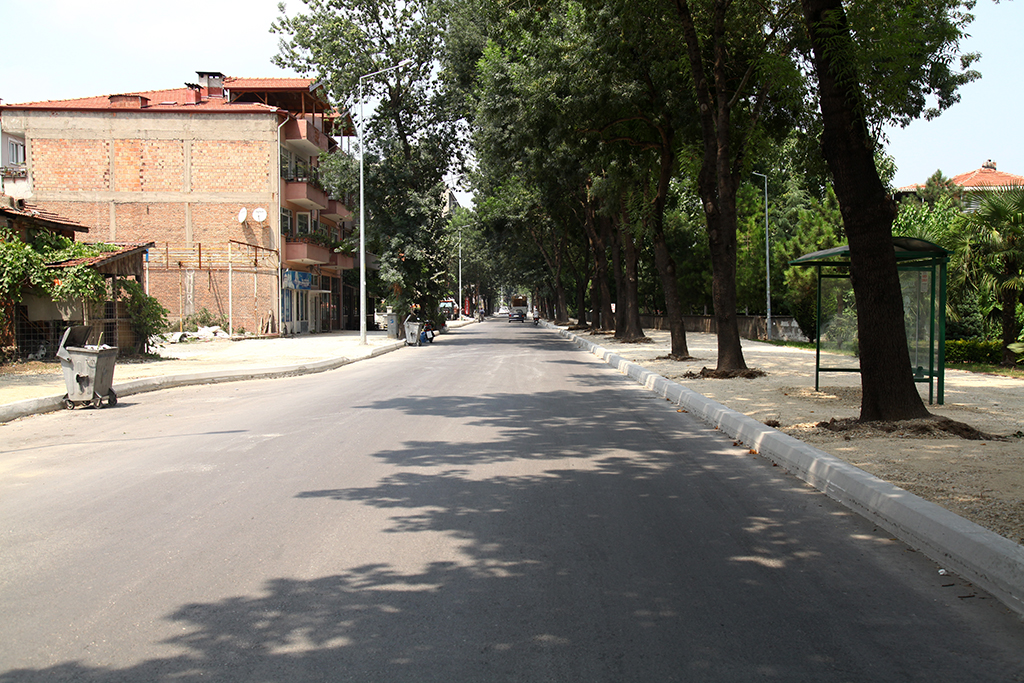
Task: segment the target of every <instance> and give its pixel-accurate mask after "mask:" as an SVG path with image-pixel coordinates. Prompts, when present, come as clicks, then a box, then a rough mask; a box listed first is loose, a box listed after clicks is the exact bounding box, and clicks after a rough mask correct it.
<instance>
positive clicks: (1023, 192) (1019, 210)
mask: <svg viewBox="0 0 1024 683" xmlns="http://www.w3.org/2000/svg"><path fill="white" fill-rule="evenodd" d="M974 198H975V199H976V200H977V201H978V202H979V204H978V208H977V209H976V210H975V211H974V212H973V213H972V214H970V215H969V216H968V217H967V221H966V230H965V231H964V232H963V233H961V235H960V236H959V238H958V239H957V240H956V241H957V244H956V245H955V251H956V254H957V256H958V259H959V261H960V263H961V264H962V265H963V268H964V271H963V273H962V274H963V275H965V276H966V279H967V280H968V281H973V282H974V283H976V286H977V287H978V288H979V289H984V290H988V291H989V292H991V293H992V294H993V295H994V296H995V298H996V299H997V300H998V301H999V304H1000V307H1001V309H1002V311H1001V320H1002V331H1003V334H1002V342H1003V358H1002V362H1001V363H1000V365H1003V366H1006V367H1012V366H1013V365H1014V363H1015V361H1016V353H1015V352H1014V350H1013V349H1011V348H1010V346H1011V345H1012V344H1013V345H1015V344H1014V343H1015V342H1016V341H1017V336H1018V334H1020V330H1019V329H1018V325H1017V316H1016V313H1017V303H1018V302H1024V187H1020V186H1012V187H1004V188H1000V189H998V190H995V191H989V192H977V193H975V194H974Z"/></svg>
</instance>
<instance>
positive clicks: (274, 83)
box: [224, 76, 313, 91]
mask: <svg viewBox="0 0 1024 683" xmlns="http://www.w3.org/2000/svg"><path fill="white" fill-rule="evenodd" d="M312 82H313V79H312V78H237V77H234V76H228V77H226V78H225V79H224V87H225V88H227V89H228V90H231V89H232V88H234V89H235V90H300V89H303V88H304V89H306V90H307V91H308V90H309V86H310V84H311V83H312Z"/></svg>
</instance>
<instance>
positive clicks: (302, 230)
mask: <svg viewBox="0 0 1024 683" xmlns="http://www.w3.org/2000/svg"><path fill="white" fill-rule="evenodd" d="M309 227H310V226H309V214H308V213H297V214H295V232H296V234H299V235H308V234H309Z"/></svg>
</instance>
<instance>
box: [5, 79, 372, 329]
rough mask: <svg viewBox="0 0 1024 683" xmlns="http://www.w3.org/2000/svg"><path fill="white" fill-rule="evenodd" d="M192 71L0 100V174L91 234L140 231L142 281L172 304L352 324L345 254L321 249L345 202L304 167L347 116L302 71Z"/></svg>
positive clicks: (274, 322) (277, 322)
mask: <svg viewBox="0 0 1024 683" xmlns="http://www.w3.org/2000/svg"><path fill="white" fill-rule="evenodd" d="M197 76H198V78H197V80H198V82H197V83H186V84H185V85H184V86H183V87H180V88H174V89H168V90H154V91H147V92H133V93H123V94H115V95H108V96H102V97H91V98H81V99H73V100H53V101H47V102H32V103H26V104H8V105H3V106H0V130H2V132H3V141H2V142H3V145H4V158H3V164H4V169H5V171H4V181H5V184H4V187H5V188H8V186H10V192H9V194H12V195H14V196H16V197H20V198H23V199H29V200H30V201H31V202H32V203H33V204H35V205H37V206H39V207H42V208H45V209H46V210H49V211H52V212H55V213H58V214H60V215H62V216H65V217H67V218H68V219H69V220H72V221H75V222H77V223H80V224H82V225H85V226H88V227H89V229H90V236H91V237H92V238H93V239H95V240H98V241H105V242H111V243H125V242H132V243H139V242H145V243H148V242H153V243H154V246H153V248H152V249H150V250H149V254H148V259H147V262H146V273H145V282H146V286H147V289H148V291H149V293H150V294H151V295H153V296H155V297H156V298H157V299H158V300H159V301H160V302H161V303H162V304H163V305H164V306H165V307H166V308H167V309H168V310H169V311H170V318H171V319H172V320H174V319H178V318H182V317H185V316H188V315H191V314H194V313H197V312H199V311H201V310H202V309H207V310H208V311H210V312H212V313H214V314H217V315H224V316H230V323H231V325H232V326H233V328H234V329H235V331H237V330H238V329H239V328H244V329H245V330H246V331H249V332H267V333H279V332H284V333H303V332H319V331H327V330H335V329H343V328H351V329H357V328H358V327H359V321H358V313H357V312H356V311H357V309H358V305H357V303H356V299H357V296H356V294H355V292H354V291H353V290H354V288H353V287H345V286H344V285H343V280H342V271H343V270H345V269H347V268H353V267H354V262H353V261H354V259H353V258H352V256H349V255H345V254H343V253H337V252H335V249H334V248H335V247H336V246H338V245H339V243H340V242H341V241H342V240H344V239H345V238H346V237H347V236H348V235H349V234H350V233H351V232H352V231H353V229H354V224H353V220H352V215H351V212H350V211H349V210H348V208H347V207H346V206H345V204H344V203H343V201H342V200H343V198H341V197H332V196H329V195H328V193H327V192H326V191H325V190H324V187H323V185H322V184H321V182H320V179H319V177H318V173H317V170H318V169H317V167H318V163H319V155H320V154H321V153H323V152H336V151H338V152H339V153H340V151H339V143H338V140H337V139H335V136H337V135H346V134H350V132H349V131H348V130H347V129H343V127H342V126H339V125H338V124H339V122H344V121H347V119H346V118H343V117H339V116H338V115H337V114H336V112H334V111H333V109H332V108H331V106H330V104H329V103H328V102H327V100H326V99H325V98H324V97H323V96H322V94H321V92H320V90H319V89H318V88H317V87H316V86H314V85H312V84H311V80H310V79H305V78H266V79H257V78H230V77H225V76H224V75H223V74H221V73H219V72H212V71H208V72H197ZM8 147H10V149H8ZM8 168H9V169H11V170H10V171H9V172H8V170H7V169H8ZM370 310H371V311H372V310H373V308H372V306H371V307H370Z"/></svg>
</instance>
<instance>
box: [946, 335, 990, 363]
mask: <svg viewBox="0 0 1024 683" xmlns="http://www.w3.org/2000/svg"><path fill="white" fill-rule="evenodd" d="M1002 359H1003V345H1002V343H1001V342H998V341H978V340H977V339H947V340H946V362H947V363H985V364H988V365H998V364H999V363H1000V361H1002Z"/></svg>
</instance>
